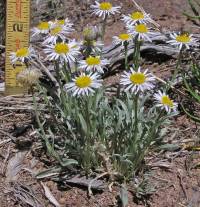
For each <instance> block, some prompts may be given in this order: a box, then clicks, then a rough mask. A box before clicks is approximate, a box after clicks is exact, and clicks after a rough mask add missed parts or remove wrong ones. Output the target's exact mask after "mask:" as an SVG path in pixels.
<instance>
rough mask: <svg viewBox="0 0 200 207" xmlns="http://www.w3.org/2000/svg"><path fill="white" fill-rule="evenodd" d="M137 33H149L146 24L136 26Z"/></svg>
mask: <svg viewBox="0 0 200 207" xmlns="http://www.w3.org/2000/svg"><path fill="white" fill-rule="evenodd" d="M135 31H136V32H138V33H147V32H148V31H149V30H148V28H147V26H146V25H145V24H138V25H136V26H135Z"/></svg>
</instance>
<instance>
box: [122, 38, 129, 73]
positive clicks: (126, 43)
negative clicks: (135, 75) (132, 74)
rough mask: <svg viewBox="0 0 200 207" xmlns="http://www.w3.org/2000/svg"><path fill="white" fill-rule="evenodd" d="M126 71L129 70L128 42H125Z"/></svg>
mask: <svg viewBox="0 0 200 207" xmlns="http://www.w3.org/2000/svg"><path fill="white" fill-rule="evenodd" d="M123 45H124V56H125V69H126V70H128V42H124V44H123Z"/></svg>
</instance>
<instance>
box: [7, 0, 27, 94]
mask: <svg viewBox="0 0 200 207" xmlns="http://www.w3.org/2000/svg"><path fill="white" fill-rule="evenodd" d="M30 1H31V0H7V5H6V12H7V13H6V65H5V66H6V67H5V93H6V94H17V93H23V92H24V91H26V90H25V89H24V88H23V87H22V86H21V85H20V84H19V83H18V82H17V74H18V73H19V72H20V71H22V70H24V69H25V66H24V65H23V64H21V63H16V65H15V66H14V67H13V65H12V64H11V62H10V58H9V56H10V53H11V52H16V51H17V50H18V49H19V48H23V47H28V46H29V31H30Z"/></svg>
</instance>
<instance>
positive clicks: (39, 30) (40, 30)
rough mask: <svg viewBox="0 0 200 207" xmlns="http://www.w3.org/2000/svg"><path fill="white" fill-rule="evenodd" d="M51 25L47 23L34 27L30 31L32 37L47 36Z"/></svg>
mask: <svg viewBox="0 0 200 207" xmlns="http://www.w3.org/2000/svg"><path fill="white" fill-rule="evenodd" d="M50 27H51V24H50V23H49V22H40V23H39V24H38V25H37V26H36V27H34V28H33V29H32V33H33V34H32V36H35V35H39V34H48V33H49V30H50Z"/></svg>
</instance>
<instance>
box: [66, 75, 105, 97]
mask: <svg viewBox="0 0 200 207" xmlns="http://www.w3.org/2000/svg"><path fill="white" fill-rule="evenodd" d="M99 77H100V76H99V75H98V74H97V73H90V74H88V75H86V74H85V73H81V74H80V75H79V76H77V77H76V78H74V79H72V81H73V82H70V83H67V84H65V85H64V88H65V90H66V92H70V93H72V95H73V96H85V95H89V94H93V93H94V92H95V89H97V88H100V87H101V86H102V80H101V79H98V78H99Z"/></svg>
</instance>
